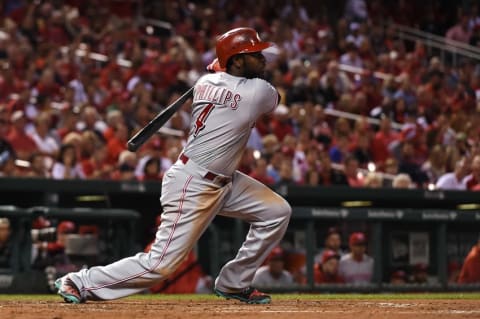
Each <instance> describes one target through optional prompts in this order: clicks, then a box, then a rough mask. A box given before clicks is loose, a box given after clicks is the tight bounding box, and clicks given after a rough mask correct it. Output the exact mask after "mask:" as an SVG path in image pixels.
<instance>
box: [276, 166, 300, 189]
mask: <svg viewBox="0 0 480 319" xmlns="http://www.w3.org/2000/svg"><path fill="white" fill-rule="evenodd" d="M279 176H280V179H279V181H278V182H277V183H275V188H279V187H281V186H292V185H297V183H295V180H294V179H293V165H292V161H291V159H284V160H282V163H281V164H280V172H279Z"/></svg>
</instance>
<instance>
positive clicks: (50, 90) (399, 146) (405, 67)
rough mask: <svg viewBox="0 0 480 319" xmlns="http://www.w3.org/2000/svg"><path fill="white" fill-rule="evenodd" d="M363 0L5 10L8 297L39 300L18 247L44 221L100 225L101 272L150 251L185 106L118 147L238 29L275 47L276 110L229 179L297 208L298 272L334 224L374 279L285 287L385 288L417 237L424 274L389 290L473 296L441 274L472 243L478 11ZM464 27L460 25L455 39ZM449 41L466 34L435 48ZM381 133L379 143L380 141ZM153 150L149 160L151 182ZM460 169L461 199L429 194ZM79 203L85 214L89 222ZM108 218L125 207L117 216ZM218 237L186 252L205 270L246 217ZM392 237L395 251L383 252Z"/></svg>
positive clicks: (1, 35) (9, 6) (184, 128)
mask: <svg viewBox="0 0 480 319" xmlns="http://www.w3.org/2000/svg"><path fill="white" fill-rule="evenodd" d="M361 4H362V1H346V2H344V1H341V2H338V1H335V2H332V1H325V2H324V3H322V4H317V3H316V2H315V1H255V2H254V1H244V2H242V3H241V4H240V3H236V2H217V1H197V2H186V1H180V2H178V3H174V2H169V1H166V2H149V1H143V2H142V1H133V0H132V1H120V0H119V1H31V2H30V1H4V2H2V20H1V24H0V26H1V28H0V31H1V32H0V63H1V64H2V68H1V71H0V102H1V107H0V116H1V118H0V119H1V124H0V130H1V132H2V135H1V138H2V140H5V141H6V142H7V143H5V144H4V143H2V144H1V146H2V150H1V151H2V152H1V153H2V155H5V156H4V157H2V162H1V163H2V166H1V173H2V178H1V179H0V188H1V189H2V193H1V194H2V195H1V197H0V198H1V202H0V204H2V205H13V207H12V206H4V207H3V208H4V209H2V210H0V213H2V215H3V216H5V217H8V218H9V219H10V221H11V223H10V226H11V227H12V229H14V230H15V232H12V234H15V235H14V236H12V237H11V238H13V239H12V241H14V242H15V244H16V245H17V244H18V245H19V246H16V247H17V249H19V251H17V252H15V253H14V254H13V256H15V257H13V258H12V261H10V262H11V263H10V264H9V265H10V266H11V267H10V268H9V267H7V268H6V269H5V275H4V276H5V277H2V279H4V280H3V281H2V282H4V284H3V288H4V289H5V291H12V290H13V291H15V289H17V291H23V290H25V289H27V287H28V285H29V284H30V283H31V282H32V280H33V282H37V283H38V285H37V288H38V289H39V291H42V289H43V290H48V274H47V275H46V276H44V270H45V269H46V268H44V266H45V265H43V264H42V265H41V266H39V267H41V269H40V271H38V270H39V268H36V270H37V271H36V272H35V271H33V272H32V271H31V270H32V268H35V267H33V266H32V265H31V264H30V259H31V256H30V253H31V252H30V249H28V245H31V242H30V240H31V233H30V228H31V227H32V224H33V226H34V228H35V227H38V228H41V229H45V228H48V227H46V226H45V224H43V225H40V226H38V225H35V222H38V220H39V219H41V218H39V217H45V219H46V220H47V222H46V223H47V224H49V226H53V227H55V229H56V230H58V226H59V225H60V224H61V222H62V221H64V220H73V221H74V222H75V223H76V225H75V226H76V227H77V228H78V229H80V227H81V226H89V227H92V224H95V225H96V226H97V228H93V230H92V229H91V228H90V229H88V228H87V230H85V228H83V229H84V233H82V234H92V233H93V234H94V235H98V236H100V238H101V239H102V241H103V244H102V245H103V246H100V247H99V250H100V251H102V254H103V255H102V258H103V259H101V260H100V262H109V261H111V260H114V259H116V258H118V257H120V256H124V255H129V254H131V253H132V252H135V251H138V250H141V249H143V247H144V246H145V245H146V244H148V242H149V240H150V239H151V236H153V230H154V225H155V219H156V216H157V214H158V213H159V204H158V196H159V194H160V191H161V189H160V184H159V181H160V180H161V174H162V172H163V171H164V170H165V169H166V168H167V167H168V165H169V163H170V164H171V161H172V160H174V159H175V158H176V157H177V156H178V152H179V150H180V148H181V145H182V141H183V140H184V136H185V133H187V132H188V124H189V120H190V119H189V116H188V105H186V107H185V108H184V109H183V110H182V112H179V113H178V114H177V115H176V116H175V117H174V118H172V120H171V121H170V123H169V125H168V128H167V129H164V130H162V131H161V132H160V133H159V134H158V136H156V137H155V138H152V140H151V141H150V143H148V145H146V146H145V147H144V148H143V149H142V150H140V151H139V152H138V153H136V154H131V153H126V152H124V150H125V142H126V139H128V137H129V136H131V135H132V134H133V133H134V132H135V131H136V130H138V129H139V128H141V127H142V126H143V125H145V124H146V123H147V122H148V121H149V120H150V119H151V118H152V117H153V116H154V115H155V114H156V113H157V112H159V111H160V110H161V109H162V108H163V107H164V106H166V105H168V104H169V102H170V101H173V100H174V99H175V98H176V97H178V95H180V94H181V93H183V92H184V91H186V89H187V88H188V87H189V86H191V85H192V84H193V83H194V81H195V80H196V79H197V78H198V76H200V75H201V74H202V73H203V72H204V67H205V65H206V64H208V63H209V62H210V61H211V60H212V59H213V58H214V52H213V51H212V48H213V43H214V42H213V41H214V40H215V36H216V35H217V34H220V33H222V32H223V31H225V30H227V29H229V28H231V27H234V26H244V25H247V26H251V27H254V28H256V29H257V30H258V31H259V33H260V34H261V36H262V38H265V39H266V40H270V41H273V42H275V43H277V44H278V52H277V53H276V54H275V55H274V58H272V60H271V61H270V66H269V72H268V79H269V80H270V81H271V82H272V83H273V84H274V85H275V86H276V87H277V89H278V90H279V92H280V93H281V96H282V101H281V103H282V105H283V107H281V108H279V110H278V111H277V112H276V113H275V114H273V115H271V116H270V117H265V118H263V119H261V120H259V121H258V123H257V124H258V125H257V131H256V135H254V137H256V138H252V140H251V147H250V149H249V151H247V152H246V154H245V156H244V160H243V161H242V167H241V169H242V171H244V172H246V173H248V174H251V175H252V176H256V177H257V178H258V179H260V180H262V181H263V182H265V183H267V184H270V185H271V186H272V187H273V188H275V189H276V190H277V191H278V192H279V193H280V194H282V195H284V196H285V197H286V198H287V199H288V200H289V202H291V203H292V205H293V206H294V207H296V209H295V211H294V218H293V220H292V223H291V226H290V229H289V232H288V234H287V236H286V238H285V241H284V243H283V246H284V249H285V250H286V251H287V252H288V253H290V254H291V256H293V257H292V258H293V260H292V261H291V263H292V264H297V263H299V262H302V261H303V260H306V261H307V263H306V264H307V266H306V267H307V270H306V272H307V277H311V275H309V273H311V271H312V267H313V255H314V253H315V252H317V251H318V250H319V249H320V248H321V246H322V244H323V239H324V237H325V235H326V233H327V230H328V228H329V227H332V226H335V227H337V228H339V229H340V232H341V234H342V238H343V241H344V243H343V248H344V249H348V247H347V246H348V245H347V243H346V242H347V238H348V236H349V234H350V233H352V232H354V231H362V232H364V233H366V234H367V236H368V237H369V246H368V249H369V250H368V252H369V254H371V255H372V256H374V257H375V260H376V268H375V270H376V273H375V281H374V282H373V285H368V286H366V287H363V288H359V287H351V286H343V287H333V288H332V287H327V288H325V287H323V288H322V287H319V286H314V285H313V284H312V283H311V282H309V284H308V285H306V286H304V287H303V288H302V287H300V288H298V287H295V289H300V290H302V289H304V290H322V289H328V290H332V289H333V290H335V289H339V290H344V289H345V288H346V289H347V290H360V291H363V290H368V291H379V290H389V289H392V287H391V286H389V285H386V284H388V282H389V280H390V275H391V274H392V273H393V272H394V271H396V270H397V269H400V268H401V269H404V270H405V271H406V272H410V271H413V267H414V266H415V265H414V264H413V260H414V259H415V258H414V257H415V256H413V251H410V250H413V247H410V246H409V245H411V240H410V239H409V238H410V236H411V234H412V233H413V234H419V233H420V234H423V235H422V236H420V238H423V244H422V247H423V250H422V251H423V253H421V254H420V255H419V256H416V257H417V259H420V260H423V261H424V262H425V263H426V264H427V266H428V272H429V276H430V277H431V278H432V279H434V280H433V283H429V284H428V285H421V286H418V285H405V286H404V288H402V287H400V288H398V289H400V290H402V289H404V290H448V289H454V290H456V289H460V290H461V289H468V290H471V289H474V290H475V289H477V288H476V287H475V286H473V287H470V286H469V287H465V286H463V287H462V286H457V285H455V284H454V282H449V281H448V280H449V278H450V275H451V274H450V272H453V271H458V267H459V264H461V262H462V261H463V259H464V257H465V256H466V254H467V253H468V251H469V250H470V248H471V246H472V245H473V244H474V243H475V242H476V240H477V239H478V221H479V220H480V217H478V216H480V215H477V214H480V213H478V211H477V209H478V206H477V204H478V199H477V196H476V193H474V192H473V190H474V189H475V187H476V184H478V180H479V176H478V172H476V171H475V170H474V169H473V167H472V162H473V159H474V158H475V156H477V155H479V151H478V149H479V148H478V146H479V130H478V128H479V127H480V126H479V125H478V124H479V116H478V114H479V111H478V101H477V99H478V94H477V90H478V89H479V87H478V80H479V79H480V69H479V68H478V65H477V61H478V50H477V41H478V32H479V30H480V28H479V26H480V17H479V13H478V6H477V5H476V3H474V2H472V3H470V2H469V1H463V2H461V3H452V2H450V1H429V2H426V3H422V4H415V3H411V2H410V1H395V2H394V1H367V2H366V3H364V4H366V10H362V6H361ZM355 5H360V7H358V6H357V7H356V6H355ZM462 19H463V21H464V22H466V23H467V28H466V30H467V31H465V32H463V33H461V32H456V33H454V32H453V31H452V32H450V31H451V30H454V31H455V29H452V28H455V27H456V26H457V23H459V22H461V21H462ZM424 32H426V33H424ZM446 35H448V37H449V38H454V40H461V42H455V41H450V42H448V41H447V39H446V38H445V36H446ZM462 35H463V36H464V38H465V39H462V38H461V36H462ZM327 75H332V76H333V77H334V81H335V82H334V83H333V84H332V83H330V82H328V81H329V77H328V76H327ZM379 127H382V130H385V132H390V133H391V136H388V137H385V136H379V134H377V133H379V132H382V130H380V129H379ZM21 133H23V134H21ZM386 139H391V140H389V142H390V143H388V144H386V143H385V140H386ZM70 145H72V146H73V149H74V150H75V154H76V156H78V159H77V160H78V164H79V165H78V170H75V172H74V174H73V176H68V178H67V177H66V176H65V175H63V176H57V175H55V174H54V173H53V166H54V165H55V164H56V163H57V162H59V163H60V164H61V163H62V159H61V158H60V157H58V155H59V154H60V153H62V151H61V150H63V149H65V148H68V147H70ZM10 147H11V148H10ZM150 158H154V159H159V163H160V165H158V167H157V169H156V170H155V169H153V171H152V172H146V171H144V170H143V165H144V164H145V163H146V162H147V161H148V159H150ZM461 159H464V160H465V172H464V174H465V175H472V177H473V182H472V183H470V184H469V185H468V188H469V189H471V190H472V191H451V190H442V189H438V188H437V187H436V183H437V181H438V179H439V177H440V176H442V175H443V174H445V173H448V172H452V171H454V170H455V168H456V167H457V163H458V162H460V160H461ZM140 163H141V164H140ZM154 166H155V165H154ZM329 166H332V172H333V171H335V173H332V175H329V174H330V172H331V171H329V170H327V168H328V167H329ZM342 172H343V173H344V175H343V174H342ZM327 173H328V174H327ZM402 173H403V174H407V175H408V176H409V177H410V179H411V182H410V183H409V184H408V185H407V188H409V189H404V190H398V189H393V182H392V181H393V180H394V179H395V177H396V176H398V175H400V174H402ZM475 174H477V175H475ZM337 175H342V176H343V178H341V177H338V176H337ZM475 178H476V179H475ZM67 179H68V180H67ZM98 179H100V180H101V181H98ZM372 188H373V189H372ZM477 188H478V187H477ZM38 206H42V207H41V208H38ZM352 206H355V207H357V208H358V207H361V208H359V209H364V210H363V211H358V210H355V209H356V208H352ZM74 207H88V208H90V209H94V211H93V212H91V215H88V216H87V217H86V214H87V213H85V211H82V210H79V211H78V210H75V209H73V208H74ZM463 208H468V209H467V210H465V209H463ZM95 209H101V210H95ZM116 209H126V210H129V211H128V212H125V211H124V212H120V215H121V216H120V217H119V215H116V214H117V213H119V212H118V211H116ZM109 210H110V211H109ZM349 210H351V211H349ZM346 211H347V214H346V213H345V212H346ZM399 212H400V213H399ZM122 213H126V215H127V216H126V217H125V216H124V215H122ZM130 213H131V214H130ZM137 213H138V215H137ZM112 216H114V217H112ZM399 216H402V217H399ZM117 217H118V218H117ZM122 217H124V218H125V219H122ZM407 217H408V218H407ZM84 224H86V225H84ZM132 226H133V228H132ZM214 227H215V229H210V230H209V232H208V233H207V234H206V236H204V238H202V240H201V241H200V242H199V245H198V247H197V251H196V252H197V254H198V258H199V261H200V263H201V265H202V266H203V268H204V269H205V271H206V272H207V273H209V274H211V275H214V274H215V270H216V269H218V266H219V265H220V264H221V263H222V262H223V261H225V260H226V259H228V258H229V257H230V256H231V254H232V253H234V252H235V251H236V248H237V247H238V245H239V244H240V242H241V238H242V236H243V235H244V232H245V225H242V224H239V223H236V222H232V221H229V220H224V219H221V218H219V219H218V220H216V222H215V223H214ZM232 228H233V229H234V231H233V232H231V231H230V229H232ZM78 229H77V230H78ZM225 230H228V231H225ZM425 236H426V237H425ZM112 238H117V239H118V238H120V240H112V241H111V242H110V240H111V239H112ZM397 239H398V241H400V242H401V243H402V245H403V246H402V247H405V245H406V246H407V247H408V249H407V250H408V252H407V253H404V254H403V255H402V256H396V257H394V253H393V252H394V251H395V250H394V247H393V241H394V240H397ZM105 242H108V243H111V244H112V245H106V244H105ZM97 244H98V242H95V245H97ZM380 244H382V245H380ZM212 245H213V247H216V248H218V250H217V252H218V253H214V252H212V251H211V250H210V249H209V247H212ZM97 248H98V247H97ZM397 248H398V247H397ZM97 253H98V252H97ZM90 257H91V256H90ZM296 258H297V259H296ZM97 261H98V260H97ZM56 271H59V270H58V269H57V270H56ZM25 272H27V273H28V274H29V275H31V277H28V276H26V275H25ZM18 274H21V275H20V276H19V275H18ZM39 274H41V275H39ZM12 278H13V279H12ZM17 278H21V279H22V280H21V281H23V282H20V283H18V282H17V280H18V279H17ZM32 278H33V279H32ZM38 278H41V280H38ZM310 279H311V278H310ZM12 280H13V281H12ZM45 280H46V281H47V285H45V282H44V281H45ZM13 283H15V284H13ZM395 289H397V288H395Z"/></svg>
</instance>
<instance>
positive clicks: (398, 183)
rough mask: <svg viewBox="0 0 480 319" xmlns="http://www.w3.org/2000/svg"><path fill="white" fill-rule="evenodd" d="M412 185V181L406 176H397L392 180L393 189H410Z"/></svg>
mask: <svg viewBox="0 0 480 319" xmlns="http://www.w3.org/2000/svg"><path fill="white" fill-rule="evenodd" d="M413 186H414V185H413V183H412V179H411V178H410V175H408V174H398V175H396V176H395V177H394V178H393V182H392V187H393V188H406V189H409V188H412V187H413Z"/></svg>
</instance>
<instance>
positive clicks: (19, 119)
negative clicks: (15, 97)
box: [6, 110, 38, 160]
mask: <svg viewBox="0 0 480 319" xmlns="http://www.w3.org/2000/svg"><path fill="white" fill-rule="evenodd" d="M11 123H12V127H11V130H10V132H9V133H8V135H6V139H7V141H8V142H9V143H10V145H12V147H13V149H14V150H15V154H16V155H17V157H18V158H19V159H23V160H27V159H28V157H29V156H30V154H31V153H33V152H36V151H38V147H37V145H36V144H35V141H34V140H33V139H32V137H31V136H30V135H28V134H27V132H26V125H27V118H26V117H25V113H24V112H23V111H20V110H18V111H15V112H13V114H12V116H11Z"/></svg>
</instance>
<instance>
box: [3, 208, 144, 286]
mask: <svg viewBox="0 0 480 319" xmlns="http://www.w3.org/2000/svg"><path fill="white" fill-rule="evenodd" d="M38 217H43V218H44V220H47V221H48V223H49V224H48V225H45V226H44V228H42V229H43V230H44V231H51V233H47V232H44V233H42V234H43V235H48V239H47V238H45V239H42V240H40V241H41V242H43V243H44V244H48V243H49V242H50V240H52V242H54V241H55V240H57V236H58V234H56V231H57V227H58V225H59V224H60V223H61V222H62V221H69V222H72V223H73V224H74V225H75V228H76V229H75V232H74V233H72V234H68V235H67V236H66V237H65V241H66V243H65V247H66V248H65V251H64V253H65V254H66V255H68V258H69V263H70V265H74V264H75V263H81V264H85V263H90V265H93V262H94V263H95V264H97V263H98V264H105V263H109V262H113V261H115V260H117V259H119V258H123V257H126V256H130V255H132V254H134V253H136V252H137V251H138V245H137V243H136V242H137V236H136V223H137V222H138V221H139V219H140V217H141V215H140V213H139V212H137V211H135V210H129V209H117V208H111V209H99V208H85V207H48V206H33V207H28V208H21V207H18V206H14V205H1V206H0V218H5V219H7V220H8V223H9V228H10V231H9V237H8V240H7V242H6V243H5V246H4V244H3V243H2V244H1V245H0V248H1V249H0V255H1V254H2V253H7V252H8V256H2V257H8V258H5V260H7V261H8V262H7V263H6V264H5V265H4V264H2V265H0V293H45V292H48V288H49V287H48V284H49V283H48V276H47V273H46V272H47V270H48V269H49V268H47V267H50V269H51V268H52V267H55V266H58V259H52V260H53V261H55V264H51V265H50V264H47V265H43V264H42V267H40V268H39V267H38V266H36V264H35V259H36V258H35V257H36V255H37V257H38V249H36V248H35V245H36V243H37V242H35V241H34V240H33V238H32V237H34V235H33V232H32V229H34V228H35V225H34V224H35V220H37V219H38ZM82 226H87V228H85V229H87V230H88V232H86V233H85V234H79V233H78V230H79V229H81V228H82ZM90 226H94V227H90ZM32 235H33V236H32ZM43 235H42V236H43ZM52 235H53V236H52ZM67 243H68V244H67ZM7 245H8V250H7V249H5V248H4V247H6V246H7ZM68 249H70V251H68ZM35 252H37V253H35ZM2 260H3V259H2ZM59 267H61V266H59Z"/></svg>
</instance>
